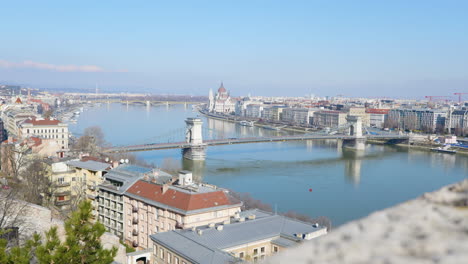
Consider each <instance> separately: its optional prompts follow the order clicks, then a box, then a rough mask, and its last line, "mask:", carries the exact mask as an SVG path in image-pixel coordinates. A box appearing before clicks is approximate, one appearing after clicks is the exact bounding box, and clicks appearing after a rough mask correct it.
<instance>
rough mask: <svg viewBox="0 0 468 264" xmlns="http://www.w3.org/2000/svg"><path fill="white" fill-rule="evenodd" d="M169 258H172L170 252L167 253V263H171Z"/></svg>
mask: <svg viewBox="0 0 468 264" xmlns="http://www.w3.org/2000/svg"><path fill="white" fill-rule="evenodd" d="M171 260H172V255H171V253H169V252H168V253H167V263H169V264H170V263H172V261H171Z"/></svg>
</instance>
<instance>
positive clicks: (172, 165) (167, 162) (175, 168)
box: [161, 158, 182, 175]
mask: <svg viewBox="0 0 468 264" xmlns="http://www.w3.org/2000/svg"><path fill="white" fill-rule="evenodd" d="M161 169H162V170H163V171H165V172H167V173H169V174H172V175H177V174H178V172H179V171H180V170H181V169H182V167H181V165H180V162H179V161H176V160H175V159H173V158H165V159H164V160H163V161H162V163H161Z"/></svg>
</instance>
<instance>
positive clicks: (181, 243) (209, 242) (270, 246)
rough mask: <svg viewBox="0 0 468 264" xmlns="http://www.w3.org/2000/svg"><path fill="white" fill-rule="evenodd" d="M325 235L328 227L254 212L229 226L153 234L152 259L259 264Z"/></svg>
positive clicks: (180, 263) (190, 263) (192, 263)
mask: <svg viewBox="0 0 468 264" xmlns="http://www.w3.org/2000/svg"><path fill="white" fill-rule="evenodd" d="M325 234H327V229H326V227H323V226H319V225H318V224H310V223H304V222H300V221H297V220H294V219H291V218H288V217H284V216H280V215H274V214H271V213H266V212H262V211H259V210H251V211H245V212H242V213H240V214H238V215H236V216H235V217H233V218H232V219H231V222H230V223H229V224H220V225H212V226H205V227H200V228H194V229H192V230H190V229H185V230H174V231H170V232H164V233H159V234H153V235H151V236H150V238H151V242H152V251H151V253H152V254H151V256H150V258H151V260H152V261H153V262H152V263H164V264H166V263H167V264H169V263H171V264H175V263H177V264H198V263H200V264H201V263H212V264H216V263H238V262H243V261H246V262H253V263H255V262H259V261H261V260H263V259H265V258H266V257H268V256H270V255H272V254H275V253H277V252H281V251H283V250H284V249H286V248H289V247H292V246H295V245H298V244H299V243H301V242H302V241H307V240H311V239H313V238H316V237H319V236H322V235H325Z"/></svg>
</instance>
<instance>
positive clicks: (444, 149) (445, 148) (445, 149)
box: [431, 145, 457, 154]
mask: <svg viewBox="0 0 468 264" xmlns="http://www.w3.org/2000/svg"><path fill="white" fill-rule="evenodd" d="M431 151H435V152H440V153H447V154H455V153H457V151H456V150H452V149H450V146H449V145H447V146H443V147H438V148H431Z"/></svg>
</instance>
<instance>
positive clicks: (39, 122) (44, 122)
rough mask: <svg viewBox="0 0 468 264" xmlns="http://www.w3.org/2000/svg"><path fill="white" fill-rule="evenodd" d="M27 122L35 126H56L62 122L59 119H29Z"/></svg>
mask: <svg viewBox="0 0 468 264" xmlns="http://www.w3.org/2000/svg"><path fill="white" fill-rule="evenodd" d="M24 123H25V124H31V125H33V126H56V125H58V124H60V123H61V122H60V121H59V120H57V119H35V118H34V119H27V120H25V121H24Z"/></svg>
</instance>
